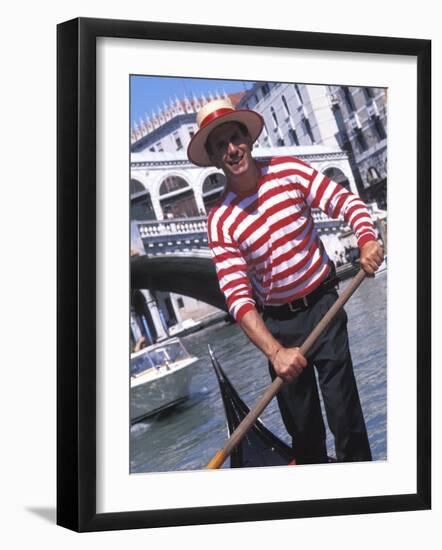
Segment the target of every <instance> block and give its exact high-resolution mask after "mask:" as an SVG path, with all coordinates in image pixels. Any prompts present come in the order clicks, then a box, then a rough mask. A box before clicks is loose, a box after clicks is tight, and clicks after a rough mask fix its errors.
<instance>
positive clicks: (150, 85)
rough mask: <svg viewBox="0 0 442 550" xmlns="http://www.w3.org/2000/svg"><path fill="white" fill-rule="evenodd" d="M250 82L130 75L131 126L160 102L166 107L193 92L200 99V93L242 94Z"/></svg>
mask: <svg viewBox="0 0 442 550" xmlns="http://www.w3.org/2000/svg"><path fill="white" fill-rule="evenodd" d="M252 84H253V82H245V81H242V80H206V79H199V78H198V79H197V78H174V77H158V76H131V126H133V124H134V122H137V123H139V121H140V118H141V117H143V118H144V115H145V114H147V115H149V116H150V115H151V113H152V109H155V111H156V110H157V109H158V107H162V105H163V101H165V102H166V104H167V105H168V104H169V102H170V99H171V98H172V99H175V96H177V97H178V99H183V97H184V95H185V94H186V95H187V97H189V98H191V97H192V94H193V93H194V94H195V95H196V96H200V95H202V94H203V93H204V94H208V93H209V92H212V93H213V94H214V93H215V92H216V91H218V92H219V93H220V94H222V93H224V92H226V93H228V94H229V93H234V92H241V91H244V90H245V89H248V88H250V87H251V86H252Z"/></svg>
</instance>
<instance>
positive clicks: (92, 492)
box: [57, 18, 431, 531]
mask: <svg viewBox="0 0 442 550" xmlns="http://www.w3.org/2000/svg"><path fill="white" fill-rule="evenodd" d="M97 37H113V38H131V39H139V40H143V39H153V40H166V41H183V42H193V43H207V44H232V45H247V46H266V47H272V48H301V49H310V50H324V51H336V52H358V53H377V54H395V55H401V56H413V57H415V58H416V60H417V70H418V75H417V118H418V120H417V174H416V177H417V186H418V193H417V205H416V208H417V224H418V235H417V247H418V250H417V357H416V364H417V394H416V400H417V474H416V475H417V492H416V494H403V495H401V494H397V495H385V496H374V497H361V498H337V499H327V500H312V501H301V502H284V503H260V504H244V505H227V506H209V507H202V508H183V509H164V510H138V511H131V512H117V513H104V514H101V513H97V512H96V476H97V467H96V434H97V429H96V389H97V388H96V345H97V344H96V336H95V335H96V323H97V314H96V305H95V304H96V291H97V288H96V267H95V265H96V252H97V243H96V240H95V239H94V238H91V236H94V235H96V205H97V204H96V200H97V199H96V191H97V189H96V146H97V143H96V39H97ZM57 41H58V42H57V46H58V58H57V72H58V75H57V91H58V99H57V118H58V122H57V140H58V145H57V161H58V166H57V179H58V197H57V209H58V217H57V221H58V241H57V252H58V260H57V280H58V289H57V315H58V336H57V345H58V351H57V363H58V367H57V415H58V419H57V437H58V441H57V523H58V524H59V525H61V526H64V527H67V528H69V529H73V530H76V531H100V530H111V529H133V528H148V527H149V528H152V527H161V526H176V525H195V524H209V523H223V522H238V521H254V520H272V519H283V518H301V517H317V516H325V515H345V514H365V513H374V512H377V513H378V512H394V511H409V510H424V509H429V508H430V506H431V417H430V411H431V391H430V390H431V381H430V377H431V371H430V361H431V357H430V349H431V342H430V334H431V330H430V316H431V308H430V304H431V295H430V287H431V285H430V267H431V259H430V258H431V255H430V254H431V235H430V227H431V216H430V215H431V208H430V205H431V179H430V178H431V169H430V168H431V118H430V117H431V86H430V84H431V41H429V40H417V39H408V38H389V37H376V36H353V35H338V34H326V33H312V32H296V31H282V30H268V29H255V28H233V27H229V28H228V27H219V26H201V25H189V24H171V23H159V22H139V21H120V20H106V19H83V18H80V19H75V20H71V21H68V22H64V23H61V24H60V25H58V28H57Z"/></svg>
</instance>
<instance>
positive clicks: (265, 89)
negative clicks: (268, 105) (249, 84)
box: [261, 82, 270, 97]
mask: <svg viewBox="0 0 442 550" xmlns="http://www.w3.org/2000/svg"><path fill="white" fill-rule="evenodd" d="M261 90H262V95H263V97H265V96H266V95H268V94H269V93H270V88H269V85H268V84H267V82H266V83H265V84H263V85H262V88H261Z"/></svg>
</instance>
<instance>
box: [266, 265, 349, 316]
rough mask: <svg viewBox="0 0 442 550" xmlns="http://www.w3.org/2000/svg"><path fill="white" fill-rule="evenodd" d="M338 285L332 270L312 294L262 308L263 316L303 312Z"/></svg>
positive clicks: (289, 314)
mask: <svg viewBox="0 0 442 550" xmlns="http://www.w3.org/2000/svg"><path fill="white" fill-rule="evenodd" d="M338 284H339V279H338V278H337V277H336V274H335V271H334V270H332V271H331V272H330V274H329V275H328V276H327V278H326V279H325V280H324V281H323V282H322V283H321V284H320V285H319V286H318V287H317V288H315V290H313V292H310V294H307V295H306V296H302V297H301V298H297V299H296V300H292V301H291V302H287V303H286V304H281V305H278V306H270V305H268V306H262V311H263V312H264V315H266V316H268V317H272V318H276V319H277V318H278V317H290V316H292V315H293V313H297V312H298V311H303V310H305V309H308V308H309V307H311V306H312V305H314V304H315V303H316V302H317V301H318V300H319V299H320V298H321V297H322V296H323V295H324V294H325V293H326V292H327V291H328V290H330V289H331V288H336V287H337V286H338Z"/></svg>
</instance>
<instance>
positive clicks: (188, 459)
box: [130, 272, 387, 473]
mask: <svg viewBox="0 0 442 550" xmlns="http://www.w3.org/2000/svg"><path fill="white" fill-rule="evenodd" d="M346 284H348V282H344V283H341V288H340V291H341V290H342V289H344V288H345V286H346ZM386 286H387V274H386V272H383V273H380V274H379V275H377V276H376V278H375V279H366V280H365V281H364V282H363V283H362V285H361V287H360V288H359V289H358V290H357V291H356V293H355V294H354V295H353V297H352V298H351V299H350V301H349V302H348V303H347V305H346V307H345V309H346V311H347V315H348V331H349V337H350V347H351V352H352V357H353V363H354V369H355V376H356V380H357V384H358V388H359V394H360V398H361V403H362V408H363V411H364V416H365V421H366V424H367V431H368V435H369V440H370V446H371V450H372V455H373V460H386V458H387V372H386V366H387V357H386V349H387V340H386V338H387V336H386V328H387V327H386V320H387V319H386ZM182 340H183V342H184V345H185V346H186V348H187V349H188V350H189V351H190V353H192V354H193V355H195V356H197V357H198V358H199V361H198V362H197V363H195V364H194V366H193V368H194V375H193V378H192V384H191V391H190V398H189V399H188V400H187V401H186V402H185V403H183V404H181V405H179V406H177V407H175V408H174V409H172V410H171V411H169V412H167V411H166V412H163V413H161V414H160V415H158V416H157V417H155V418H151V419H147V420H145V421H142V422H139V423H138V424H135V425H133V426H132V427H131V433H130V449H131V451H130V454H131V456H130V471H131V472H132V473H141V472H166V471H178V470H199V469H203V468H204V467H205V466H206V465H207V463H208V462H209V460H210V459H211V458H212V457H213V455H214V454H215V453H216V451H218V450H219V449H220V447H222V445H223V443H224V442H225V440H226V438H227V426H226V418H225V414H224V409H223V404H222V400H221V395H220V392H219V387H218V382H217V380H216V377H215V373H214V371H213V368H212V365H211V361H210V357H209V354H208V350H207V344H210V345H211V347H212V349H213V350H214V351H215V354H216V356H217V357H218V359H219V361H220V363H221V365H222V366H223V368H224V370H225V372H226V374H227V375H228V376H229V378H230V380H231V381H232V383H233V384H234V386H235V388H236V390H237V391H238V393H239V395H240V396H241V397H242V399H243V400H244V401H245V402H246V403H247V404H248V406H249V407H250V408H252V407H253V405H254V404H255V403H256V401H257V400H258V399H259V397H260V396H261V395H262V394H263V392H264V391H265V389H266V388H267V387H268V385H269V384H270V382H271V381H270V378H269V374H268V367H267V361H266V359H265V357H264V355H263V354H262V353H261V352H260V351H259V350H258V349H257V348H255V347H254V345H253V344H251V343H250V341H249V340H248V339H247V338H246V336H245V335H244V334H243V333H242V331H241V329H240V328H239V327H238V326H237V325H236V324H224V323H222V324H218V325H214V326H212V327H209V328H206V329H204V330H202V331H200V332H197V333H195V334H192V335H189V336H187V337H185V338H183V339H182ZM260 418H261V420H262V422H263V423H264V424H265V425H266V426H267V428H269V429H270V430H271V431H272V432H273V433H275V434H276V435H277V436H278V437H280V438H281V439H283V440H284V441H285V442H286V443H287V444H289V445H290V438H289V437H288V435H287V432H286V430H285V428H284V425H283V424H282V420H281V417H280V413H279V409H278V406H277V404H276V399H273V401H272V402H271V403H270V404H269V405H268V407H267V408H266V409H265V410H264V412H263V413H262V414H261V416H260ZM327 447H328V452H329V456H334V455H335V451H334V445H333V438H332V436H331V434H330V432H329V431H328V435H327ZM224 467H229V462H228V461H226V463H225V465H224Z"/></svg>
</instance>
